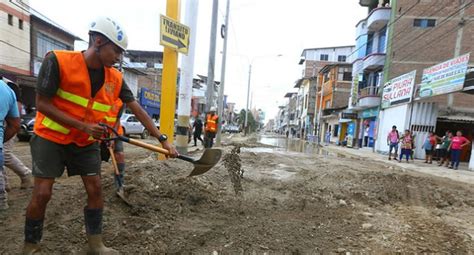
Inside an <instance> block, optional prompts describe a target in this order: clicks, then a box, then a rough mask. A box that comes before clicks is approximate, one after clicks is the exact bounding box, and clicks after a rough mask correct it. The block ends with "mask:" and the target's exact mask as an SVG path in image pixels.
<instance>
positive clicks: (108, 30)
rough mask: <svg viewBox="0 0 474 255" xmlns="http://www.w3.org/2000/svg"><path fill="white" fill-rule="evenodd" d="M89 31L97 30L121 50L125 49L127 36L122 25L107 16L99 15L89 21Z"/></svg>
mask: <svg viewBox="0 0 474 255" xmlns="http://www.w3.org/2000/svg"><path fill="white" fill-rule="evenodd" d="M90 32H97V33H100V34H102V35H103V36H105V37H107V38H108V39H109V40H110V41H112V42H113V43H114V44H115V45H117V46H118V47H120V48H121V49H122V50H124V51H126V50H127V45H128V37H127V34H126V33H125V31H124V30H123V28H122V26H120V25H119V24H118V23H117V22H116V21H114V20H112V19H111V18H108V17H99V18H97V19H96V20H95V21H93V22H92V23H91V26H90V28H89V33H90Z"/></svg>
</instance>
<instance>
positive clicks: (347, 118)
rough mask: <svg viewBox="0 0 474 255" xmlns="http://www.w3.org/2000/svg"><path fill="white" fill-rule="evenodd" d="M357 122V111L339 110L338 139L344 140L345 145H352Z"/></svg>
mask: <svg viewBox="0 0 474 255" xmlns="http://www.w3.org/2000/svg"><path fill="white" fill-rule="evenodd" d="M356 122H357V113H355V112H351V111H350V110H346V111H344V112H341V114H340V118H339V128H340V132H339V141H341V143H342V141H346V142H347V144H346V146H347V147H351V148H352V147H354V145H355V142H354V137H355V129H356Z"/></svg>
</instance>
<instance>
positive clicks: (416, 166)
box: [323, 145, 474, 184]
mask: <svg viewBox="0 0 474 255" xmlns="http://www.w3.org/2000/svg"><path fill="white" fill-rule="evenodd" d="M323 149H324V150H327V151H329V152H333V153H339V154H343V155H346V156H353V157H358V158H366V159H370V160H375V161H378V162H383V163H385V164H387V165H392V166H396V167H400V168H402V169H405V170H409V171H415V172H419V173H424V174H430V175H434V176H438V177H444V178H448V179H451V180H454V181H459V182H464V183H469V184H474V171H469V170H468V166H467V163H465V162H461V164H460V165H459V170H453V169H448V168H446V167H440V166H438V164H437V162H433V164H426V163H424V160H417V159H415V161H411V160H410V163H408V164H407V163H406V162H405V161H404V162H403V163H400V162H398V161H395V160H391V161H389V160H388V155H383V154H379V153H376V152H372V149H370V150H369V149H353V148H347V147H340V146H336V145H329V146H323Z"/></svg>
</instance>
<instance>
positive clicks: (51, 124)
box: [41, 117, 71, 135]
mask: <svg viewBox="0 0 474 255" xmlns="http://www.w3.org/2000/svg"><path fill="white" fill-rule="evenodd" d="M41 124H43V125H44V126H45V127H47V128H49V129H51V130H54V131H57V132H59V133H62V134H65V135H67V134H69V133H70V132H71V130H69V129H67V128H65V127H64V126H62V125H61V124H59V123H57V122H55V121H54V120H52V119H50V118H48V117H44V119H43V121H42V122H41Z"/></svg>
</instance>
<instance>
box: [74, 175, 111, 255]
mask: <svg viewBox="0 0 474 255" xmlns="http://www.w3.org/2000/svg"><path fill="white" fill-rule="evenodd" d="M81 177H82V181H83V182H84V186H85V188H86V191H87V207H85V208H84V220H85V226H86V234H87V241H88V245H89V247H88V249H87V254H118V252H117V251H116V250H113V249H110V248H107V247H106V246H105V245H104V243H103V241H102V215H103V208H104V199H103V197H102V188H101V183H100V175H95V176H81Z"/></svg>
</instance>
